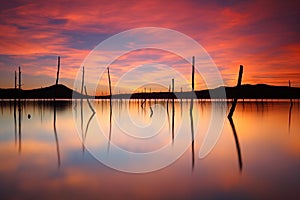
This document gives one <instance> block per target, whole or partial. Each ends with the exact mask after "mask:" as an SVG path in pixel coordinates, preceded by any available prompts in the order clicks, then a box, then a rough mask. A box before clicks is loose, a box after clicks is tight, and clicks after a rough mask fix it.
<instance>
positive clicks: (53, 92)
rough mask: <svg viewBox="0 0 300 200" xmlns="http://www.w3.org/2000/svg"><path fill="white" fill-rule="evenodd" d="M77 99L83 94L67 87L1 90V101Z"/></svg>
mask: <svg viewBox="0 0 300 200" xmlns="http://www.w3.org/2000/svg"><path fill="white" fill-rule="evenodd" d="M73 92H74V95H75V96H76V97H77V98H80V97H81V94H80V93H78V92H75V91H73V90H72V89H70V88H68V87H67V86H65V85H62V84H58V85H51V86H49V87H44V88H37V89H32V90H20V91H19V90H18V89H16V90H15V89H0V98H1V99H14V98H21V99H53V98H56V99H71V98H72V95H73Z"/></svg>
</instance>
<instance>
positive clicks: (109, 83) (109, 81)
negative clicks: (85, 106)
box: [107, 67, 111, 99]
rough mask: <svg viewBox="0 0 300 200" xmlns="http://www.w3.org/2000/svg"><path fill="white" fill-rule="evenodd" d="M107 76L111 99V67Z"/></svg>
mask: <svg viewBox="0 0 300 200" xmlns="http://www.w3.org/2000/svg"><path fill="white" fill-rule="evenodd" d="M107 76H108V85H109V97H110V99H111V80H110V74H109V67H107Z"/></svg>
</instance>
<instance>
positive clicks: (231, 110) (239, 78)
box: [227, 65, 243, 119]
mask: <svg viewBox="0 0 300 200" xmlns="http://www.w3.org/2000/svg"><path fill="white" fill-rule="evenodd" d="M242 76H243V65H240V71H239V77H238V82H237V85H236V88H235V97H234V100H233V103H232V106H231V108H230V111H229V114H228V116H227V117H228V118H229V119H230V118H232V115H233V112H234V110H235V107H236V104H237V100H238V96H239V92H240V91H239V90H240V86H241V83H242Z"/></svg>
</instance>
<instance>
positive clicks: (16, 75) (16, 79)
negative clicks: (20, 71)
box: [15, 71, 17, 90]
mask: <svg viewBox="0 0 300 200" xmlns="http://www.w3.org/2000/svg"><path fill="white" fill-rule="evenodd" d="M16 89H17V72H16V71H15V90H16Z"/></svg>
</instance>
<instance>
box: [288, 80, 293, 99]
mask: <svg viewBox="0 0 300 200" xmlns="http://www.w3.org/2000/svg"><path fill="white" fill-rule="evenodd" d="M289 89H290V90H289V91H290V93H291V81H290V80H289ZM290 95H292V94H290ZM290 104H291V105H293V99H292V97H291V96H290Z"/></svg>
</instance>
